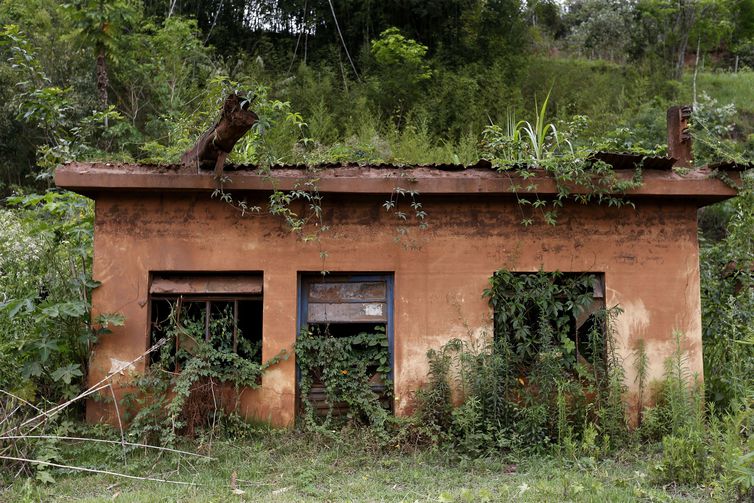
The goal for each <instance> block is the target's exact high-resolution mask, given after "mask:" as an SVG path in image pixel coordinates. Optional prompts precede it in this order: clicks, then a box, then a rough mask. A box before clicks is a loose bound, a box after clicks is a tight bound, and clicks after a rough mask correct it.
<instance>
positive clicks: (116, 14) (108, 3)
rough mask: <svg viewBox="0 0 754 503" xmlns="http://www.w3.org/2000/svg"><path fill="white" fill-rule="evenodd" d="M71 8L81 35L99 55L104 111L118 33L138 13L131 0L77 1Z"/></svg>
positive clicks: (98, 87) (99, 78)
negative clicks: (110, 61) (109, 73)
mask: <svg viewBox="0 0 754 503" xmlns="http://www.w3.org/2000/svg"><path fill="white" fill-rule="evenodd" d="M68 6H69V8H70V9H71V13H72V17H73V18H74V21H75V26H76V28H77V29H78V36H79V37H80V38H81V40H82V42H83V43H84V44H86V45H88V46H90V47H92V48H93V49H94V54H95V58H96V75H97V78H96V83H97V94H98V98H99V103H100V107H101V109H102V110H105V109H107V106H108V97H107V88H108V86H109V85H110V78H109V76H108V70H107V59H108V58H110V59H111V60H112V59H114V58H115V54H116V52H117V51H116V41H117V38H118V35H119V34H120V33H121V32H122V31H123V30H124V29H125V28H126V27H127V26H128V25H129V24H130V22H131V21H132V20H133V19H134V17H135V15H136V10H135V8H134V6H133V5H132V4H131V3H130V2H129V1H128V0H75V2H74V3H73V4H69V5H68Z"/></svg>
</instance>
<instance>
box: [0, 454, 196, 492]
mask: <svg viewBox="0 0 754 503" xmlns="http://www.w3.org/2000/svg"><path fill="white" fill-rule="evenodd" d="M0 459H7V460H9V461H21V462H24V463H34V464H38V465H44V466H54V467H55V468H65V469H67V470H77V471H80V472H89V473H100V474H102V475H112V476H114V477H124V478H127V479H134V480H149V481H151V482H162V483H165V484H177V485H182V486H198V487H206V486H205V485H204V484H197V483H196V482H183V481H181V480H169V479H158V478H156V477H139V476H138V475H128V474H125V473H119V472H111V471H109V470H97V469H94V468H84V467H83V466H72V465H63V464H60V463H53V462H51V461H42V460H41V459H28V458H17V457H14V456H0Z"/></svg>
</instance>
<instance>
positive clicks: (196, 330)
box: [125, 300, 288, 445]
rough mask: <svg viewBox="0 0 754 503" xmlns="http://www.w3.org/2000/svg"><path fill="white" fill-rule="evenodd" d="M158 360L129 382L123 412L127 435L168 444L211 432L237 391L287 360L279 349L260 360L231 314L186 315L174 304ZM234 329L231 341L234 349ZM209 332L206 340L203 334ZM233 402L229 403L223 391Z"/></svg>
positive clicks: (235, 404) (251, 385)
mask: <svg viewBox="0 0 754 503" xmlns="http://www.w3.org/2000/svg"><path fill="white" fill-rule="evenodd" d="M171 309H172V311H171V313H170V315H169V317H168V320H167V327H166V329H165V332H164V337H163V338H161V339H160V340H159V341H157V344H159V345H160V350H159V354H158V358H157V359H156V360H155V361H152V363H151V365H150V366H149V368H148V369H147V371H146V372H145V373H144V374H142V375H139V376H138V377H137V378H136V379H135V380H134V386H135V387H136V388H137V389H138V390H139V391H138V392H137V393H132V394H130V395H129V396H128V397H127V399H126V400H125V402H126V408H127V409H129V410H136V411H137V412H136V413H135V415H134V416H133V419H132V421H131V425H130V428H129V435H132V436H135V437H138V438H139V440H141V441H146V442H159V443H162V444H165V445H169V444H172V443H174V442H175V440H176V438H177V437H178V435H180V434H188V435H193V434H194V433H195V431H196V430H197V429H199V428H213V427H214V426H215V425H216V422H217V420H218V418H219V417H220V416H221V415H223V414H224V413H225V412H232V411H234V410H235V409H236V408H237V407H238V399H239V397H240V391H241V390H242V389H243V388H258V387H259V386H260V384H261V377H262V374H263V373H264V372H265V371H266V370H267V369H268V368H270V367H272V366H273V365H276V364H277V363H279V362H280V361H282V360H284V359H287V358H288V355H287V354H286V353H285V351H282V352H281V353H279V354H278V355H276V356H275V357H273V358H270V359H269V360H267V361H266V362H262V361H261V346H259V345H258V344H257V345H255V344H253V343H251V342H250V341H249V340H247V339H245V338H244V337H243V334H242V333H241V330H240V329H239V328H238V327H234V325H235V321H234V318H233V313H232V311H230V310H228V309H226V310H224V311H223V312H222V313H220V314H219V315H212V316H210V319H209V323H207V320H206V319H205V316H206V313H203V314H201V315H198V316H192V315H191V314H189V312H188V310H187V309H186V308H185V307H184V306H182V305H181V301H180V300H179V301H178V302H177V303H176V304H175V305H173V306H171ZM234 328H235V332H236V343H235V346H236V347H235V348H234V336H233V334H234ZM207 333H209V336H207ZM229 390H230V391H232V397H233V399H234V400H235V402H233V401H232V400H231V401H229V399H228V394H227V391H229Z"/></svg>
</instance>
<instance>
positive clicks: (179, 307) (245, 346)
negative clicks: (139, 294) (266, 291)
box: [150, 273, 262, 371]
mask: <svg viewBox="0 0 754 503" xmlns="http://www.w3.org/2000/svg"><path fill="white" fill-rule="evenodd" d="M175 326H181V327H185V328H187V330H180V331H177V333H178V335H177V336H175V337H168V336H169V333H170V332H169V331H170V330H171V328H174V327H175ZM188 328H190V330H188ZM173 333H175V331H174V332H173ZM150 334H151V344H155V343H157V342H158V341H160V340H161V339H163V338H166V337H168V339H169V344H170V347H169V348H168V351H169V355H170V362H169V366H168V370H172V371H179V370H180V367H181V363H182V361H181V358H180V357H179V355H181V354H187V353H191V347H192V346H193V345H195V344H196V341H195V338H196V337H197V336H199V337H202V338H203V339H204V340H205V341H206V342H208V343H210V344H211V345H212V346H213V347H214V348H215V349H218V350H221V351H223V352H233V353H236V354H238V355H239V356H241V357H242V358H245V359H248V360H250V361H254V362H257V363H261V362H262V276H261V275H260V274H232V275H230V274H228V275H223V274H192V275H187V274H165V273H161V274H154V275H153V277H152V282H151V286H150ZM180 349H183V351H179V350H180ZM161 353H164V352H158V351H156V352H153V353H152V354H151V359H152V362H154V361H156V360H157V359H159V358H161V356H162V355H161Z"/></svg>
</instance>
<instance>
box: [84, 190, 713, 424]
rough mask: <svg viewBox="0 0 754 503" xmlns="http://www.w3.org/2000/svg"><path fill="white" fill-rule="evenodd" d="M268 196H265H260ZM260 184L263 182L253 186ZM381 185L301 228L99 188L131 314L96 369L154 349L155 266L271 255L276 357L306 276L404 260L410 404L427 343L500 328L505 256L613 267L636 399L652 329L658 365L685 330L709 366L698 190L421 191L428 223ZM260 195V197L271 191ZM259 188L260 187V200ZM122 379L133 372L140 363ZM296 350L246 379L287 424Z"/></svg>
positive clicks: (399, 279)
mask: <svg viewBox="0 0 754 503" xmlns="http://www.w3.org/2000/svg"><path fill="white" fill-rule="evenodd" d="M259 197H263V196H259ZM250 199H253V197H251V196H250ZM384 200H385V197H384V196H366V195H364V196H354V195H351V196H349V195H335V194H332V195H331V194H325V195H324V202H323V208H324V212H325V220H326V221H327V223H328V224H329V225H331V228H330V229H329V230H328V231H327V232H326V233H324V234H323V235H322V238H321V241H320V242H319V243H316V242H304V241H303V240H301V239H299V238H297V237H296V236H295V235H293V234H291V233H290V232H288V231H287V229H286V228H285V226H284V224H282V222H281V220H280V219H279V218H276V217H272V216H269V215H265V214H261V215H247V216H241V215H240V214H239V212H238V211H237V210H235V209H233V208H231V207H230V206H228V205H227V204H225V203H223V202H220V201H218V200H213V199H211V198H210V197H209V195H208V194H206V193H193V194H178V193H164V194H159V193H139V194H128V193H114V192H108V193H102V194H100V195H99V196H98V197H96V201H97V202H96V223H95V258H94V277H95V279H96V280H99V281H101V282H102V286H100V287H99V288H97V289H96V290H95V292H94V311H95V314H96V313H98V312H120V313H122V314H123V315H124V316H125V318H126V323H125V326H123V327H116V328H114V330H113V333H112V334H109V335H106V336H103V337H102V338H101V339H100V341H99V343H98V344H97V346H96V348H95V350H94V352H93V354H92V361H91V371H90V376H89V379H90V382H91V383H95V382H97V381H99V380H100V379H101V378H102V377H104V376H105V375H107V373H108V372H110V371H112V370H114V369H117V368H119V366H121V365H122V362H128V361H130V360H132V359H134V358H136V357H137V356H138V355H139V354H141V353H142V352H143V351H144V350H145V349H146V348H147V345H148V340H149V337H148V334H147V327H148V306H149V303H148V296H149V293H148V292H149V284H148V282H149V273H150V271H171V270H175V271H261V272H262V273H263V276H264V321H263V337H264V339H263V359H265V360H266V359H268V358H270V357H272V356H275V355H276V354H277V353H278V352H279V351H281V350H283V349H285V350H287V351H288V353H292V346H293V343H294V341H295V337H296V313H297V302H298V299H297V277H298V273H299V272H307V271H320V270H322V269H323V262H322V259H321V257H320V251H321V250H324V251H326V252H327V258H326V261H325V263H324V268H325V269H326V270H328V271H333V272H337V271H343V272H372V271H374V272H392V273H394V278H395V286H394V378H395V410H396V412H397V413H398V414H404V413H408V412H410V411H411V410H412V403H413V392H414V390H416V389H417V388H418V387H419V386H420V385H421V384H422V383H423V381H424V379H425V376H426V372H427V361H426V356H425V354H426V352H427V350H428V349H430V348H437V347H439V346H441V345H442V344H443V343H444V342H446V341H447V340H449V339H451V338H454V337H467V338H468V337H474V336H484V335H486V334H489V333H490V332H491V312H490V309H489V307H488V305H487V303H486V301H485V299H483V298H482V290H483V289H484V288H485V287H486V286H487V284H488V278H489V277H490V276H491V274H492V273H493V272H494V271H495V270H497V269H500V268H508V269H511V270H516V271H535V270H538V269H539V268H540V267H541V268H544V269H545V270H556V269H557V270H560V271H566V272H567V271H572V272H582V271H592V272H602V273H604V274H605V284H606V301H607V305H608V306H613V305H616V304H617V305H620V306H621V307H622V308H623V309H624V311H625V312H624V313H623V314H622V315H621V316H620V317H619V318H618V321H617V332H618V333H617V344H618V351H619V353H620V355H621V356H623V358H624V366H625V368H626V385H627V386H628V388H629V393H628V396H627V401H628V403H629V405H631V406H634V405H635V404H634V402H635V399H634V397H635V394H636V383H635V376H634V371H633V365H632V363H633V358H634V357H633V353H632V350H633V349H634V347H635V344H636V341H637V340H638V339H643V340H644V341H645V344H646V349H647V352H648V355H649V360H650V379H659V378H661V376H662V372H663V362H664V360H665V359H666V358H667V357H668V356H669V355H670V354H671V352H672V350H673V345H674V339H673V331H674V330H680V331H683V332H684V333H685V334H686V336H687V344H688V350H689V357H690V358H689V363H690V366H691V369H692V371H695V372H698V373H699V374H700V375H701V372H702V356H701V308H700V297H699V261H698V245H697V236H696V206H695V205H694V204H693V202H681V201H677V202H674V201H672V200H666V201H661V200H658V199H643V200H636V201H634V202H635V204H636V208H635V209H634V208H630V207H623V208H608V207H605V206H595V205H590V206H582V205H567V206H566V207H565V208H564V209H562V210H561V211H560V215H559V223H558V225H556V226H548V225H545V224H542V223H535V224H534V225H532V226H529V227H524V226H522V225H521V223H520V221H521V209H520V208H519V206H518V205H517V203H516V202H515V201H514V200H512V199H510V198H503V197H494V196H464V197H460V196H455V197H451V196H446V197H443V196H432V197H429V196H427V197H421V201H422V203H423V205H424V209H425V210H426V211H427V213H428V216H427V221H428V223H429V229H428V230H425V231H421V230H419V229H418V228H416V227H409V233H408V235H407V236H403V237H402V238H401V239H400V241H398V242H396V238H398V237H399V236H400V235H399V233H398V232H397V229H396V228H397V226H398V225H399V223H400V222H399V221H398V220H397V219H396V218H395V216H394V215H392V214H390V213H388V212H386V211H385V210H384V209H383V208H382V203H383V202H384ZM263 202H264V201H263V200H262V199H260V200H259V203H260V205H263ZM249 203H250V204H253V203H254V201H253V200H250V201H249ZM142 368H143V362H140V363H138V364H136V365H134V367H133V368H132V369H130V370H129V371H127V372H123V374H122V376H118V377H117V382H119V383H120V384H121V385H125V384H126V383H127V382H128V379H129V372H133V371H135V372H138V371H139V370H141V369H142ZM295 391H296V379H295V361H294V358H293V357H291V358H289V359H288V360H286V361H283V362H282V363H280V364H278V365H276V366H275V367H273V368H271V369H270V370H269V371H267V372H266V373H265V374H264V376H263V379H262V387H261V388H260V389H258V390H253V391H252V390H249V391H247V392H244V394H243V396H242V399H241V406H242V411H243V413H245V414H247V415H248V416H251V417H255V418H257V419H262V420H268V421H271V422H272V423H274V424H276V425H281V426H283V425H290V424H292V422H293V420H294V416H295V396H296V393H295ZM108 407H109V406H108V405H107V404H105V403H102V402H94V401H93V402H90V404H89V406H88V409H87V415H88V419H89V420H90V421H100V420H112V416H111V410H110V409H109V408H108Z"/></svg>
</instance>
